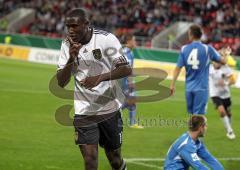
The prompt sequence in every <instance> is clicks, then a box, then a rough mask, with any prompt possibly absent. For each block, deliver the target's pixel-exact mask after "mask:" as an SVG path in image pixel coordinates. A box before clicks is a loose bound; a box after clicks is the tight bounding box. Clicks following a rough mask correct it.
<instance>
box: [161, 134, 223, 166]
mask: <svg viewBox="0 0 240 170" xmlns="http://www.w3.org/2000/svg"><path fill="white" fill-rule="evenodd" d="M201 159H202V160H204V161H205V162H206V164H207V165H208V166H209V167H210V168H211V169H213V170H223V169H224V168H223V166H222V165H221V164H220V163H219V162H218V161H217V160H216V159H215V158H214V157H213V156H212V155H211V154H210V153H209V152H208V150H207V149H206V147H205V146H204V144H203V142H202V141H201V140H197V141H194V140H193V139H192V138H191V136H190V135H189V134H188V133H184V134H183V135H182V136H180V137H179V138H178V139H177V140H176V141H175V142H174V143H173V145H172V146H171V147H170V149H169V150H168V153H167V157H166V160H165V164H164V170H185V169H188V168H189V167H192V168H194V169H197V170H208V167H207V166H206V165H204V164H203V163H202V162H201Z"/></svg>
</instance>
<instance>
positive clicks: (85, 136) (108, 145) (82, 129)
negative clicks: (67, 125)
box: [73, 111, 123, 150]
mask: <svg viewBox="0 0 240 170" xmlns="http://www.w3.org/2000/svg"><path fill="white" fill-rule="evenodd" d="M85 118H87V119H85ZM89 118H90V119H89ZM83 122H84V123H83ZM86 122H87V123H86ZM73 124H74V127H75V135H76V136H75V143H76V144H77V145H91V144H92V145H94V144H99V145H100V146H101V147H103V148H105V149H107V150H116V149H118V148H120V147H121V144H122V131H123V122H122V117H121V113H120V111H116V112H114V113H111V114H106V115H101V116H91V117H90V116H83V115H75V116H74V122H73Z"/></svg>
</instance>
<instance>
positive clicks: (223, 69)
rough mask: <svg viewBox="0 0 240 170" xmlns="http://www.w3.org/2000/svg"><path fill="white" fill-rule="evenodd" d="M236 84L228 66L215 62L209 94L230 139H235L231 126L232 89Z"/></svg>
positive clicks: (210, 73) (211, 69)
mask: <svg viewBox="0 0 240 170" xmlns="http://www.w3.org/2000/svg"><path fill="white" fill-rule="evenodd" d="M234 83H235V78H234V75H233V71H232V69H231V68H230V67H229V66H228V65H222V64H220V63H216V62H213V64H211V65H210V70H209V94H210V97H211V99H212V101H213V103H214V105H215V106H216V109H217V111H218V112H219V115H220V117H221V119H222V121H223V124H224V127H225V129H226V131H227V135H226V136H227V137H228V138H229V139H235V137H236V136H235V134H234V132H233V129H232V126H231V118H232V113H231V94H230V88H229V86H231V85H232V84H234Z"/></svg>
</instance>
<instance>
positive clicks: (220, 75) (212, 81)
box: [209, 64, 233, 99]
mask: <svg viewBox="0 0 240 170" xmlns="http://www.w3.org/2000/svg"><path fill="white" fill-rule="evenodd" d="M232 74H233V72H232V70H231V68H229V66H227V65H222V66H221V67H220V68H219V69H215V68H214V67H213V65H212V64H211V65H210V69H209V93H210V97H220V98H222V99H226V98H229V97H230V95H231V94H230V89H229V86H228V84H227V83H225V85H224V86H221V85H219V82H220V81H221V80H223V81H225V82H227V80H228V77H229V76H231V75H232Z"/></svg>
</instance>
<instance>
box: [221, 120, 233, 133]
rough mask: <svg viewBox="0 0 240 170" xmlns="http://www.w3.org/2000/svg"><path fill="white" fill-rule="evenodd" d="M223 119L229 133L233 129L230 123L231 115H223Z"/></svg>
mask: <svg viewBox="0 0 240 170" xmlns="http://www.w3.org/2000/svg"><path fill="white" fill-rule="evenodd" d="M222 121H223V124H224V127H225V129H226V130H227V133H230V132H232V131H233V130H232V127H231V124H230V120H229V117H228V116H224V117H222Z"/></svg>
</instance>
